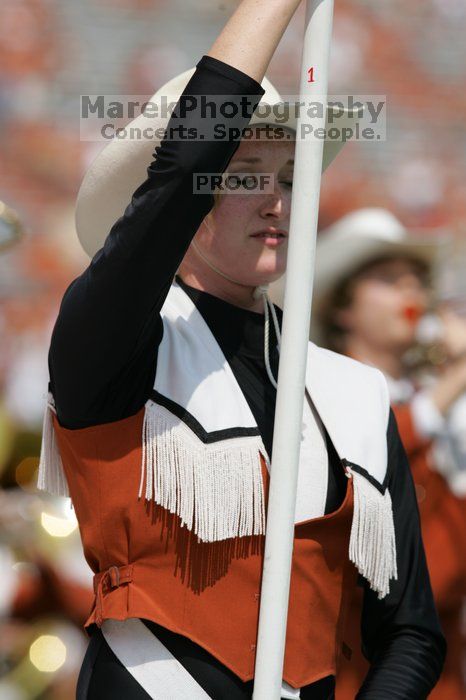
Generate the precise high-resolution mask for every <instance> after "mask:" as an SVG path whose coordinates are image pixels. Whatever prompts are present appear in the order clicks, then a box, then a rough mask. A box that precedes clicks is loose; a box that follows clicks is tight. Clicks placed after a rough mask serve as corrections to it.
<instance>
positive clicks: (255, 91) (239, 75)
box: [196, 55, 265, 95]
mask: <svg viewBox="0 0 466 700" xmlns="http://www.w3.org/2000/svg"><path fill="white" fill-rule="evenodd" d="M196 67H197V68H207V70H210V71H212V72H214V73H218V74H219V75H221V76H222V77H224V78H228V79H229V80H233V82H235V83H237V84H238V85H240V86H241V87H242V89H243V90H244V92H247V93H250V94H252V95H264V93H265V90H264V88H263V87H262V85H261V84H260V83H258V82H257V80H254V78H251V76H249V75H247V73H243V71H241V70H239V69H238V68H234V67H233V66H230V64H229V63H224V62H223V61H220V60H219V59H218V58H214V57H213V56H207V55H204V56H203V57H202V58H201V60H200V61H199V62H198V63H197V65H196Z"/></svg>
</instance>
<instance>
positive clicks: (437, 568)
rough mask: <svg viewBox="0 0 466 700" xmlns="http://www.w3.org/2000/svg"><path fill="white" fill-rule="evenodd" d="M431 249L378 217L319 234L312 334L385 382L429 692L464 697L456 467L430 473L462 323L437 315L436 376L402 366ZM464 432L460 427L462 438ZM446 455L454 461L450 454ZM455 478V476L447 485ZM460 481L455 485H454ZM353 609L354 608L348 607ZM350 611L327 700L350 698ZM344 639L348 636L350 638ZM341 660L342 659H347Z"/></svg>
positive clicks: (464, 332)
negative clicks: (411, 522)
mask: <svg viewBox="0 0 466 700" xmlns="http://www.w3.org/2000/svg"><path fill="white" fill-rule="evenodd" d="M438 251H439V246H438V243H436V242H435V241H434V240H433V239H431V240H429V241H428V242H426V241H425V240H423V241H421V240H420V239H418V238H415V237H409V236H408V234H407V232H406V230H405V229H404V227H403V226H402V225H401V223H400V222H399V221H398V220H397V219H396V218H395V217H394V216H393V215H392V214H390V213H389V212H388V211H385V210H383V209H362V210H359V211H356V212H353V213H351V214H348V215H346V216H345V217H343V218H342V219H340V220H339V221H338V222H337V223H336V224H334V225H333V226H331V227H330V228H329V229H327V230H326V231H324V232H322V233H321V235H320V237H319V240H318V244H317V264H316V279H315V290H314V313H313V330H312V331H311V334H312V335H313V336H314V337H315V338H317V336H318V342H319V343H320V344H321V345H323V346H324V347H328V348H330V349H331V350H334V351H337V352H340V353H343V354H346V355H348V356H350V357H353V358H354V359H357V360H359V361H361V362H363V363H366V364H369V365H373V366H376V367H378V368H379V369H380V370H382V372H383V373H384V374H385V376H386V379H387V382H388V386H389V391H390V398H391V402H392V406H393V409H394V412H395V415H396V418H397V421H398V426H399V430H400V435H401V438H402V441H403V443H404V447H405V449H406V451H407V454H408V457H409V460H410V465H411V469H412V473H413V478H414V481H415V484H416V492H417V498H418V505H419V509H420V513H421V523H422V532H423V539H424V545H425V550H426V555H427V561H428V565H429V572H430V576H431V581H432V587H433V591H434V595H435V597H436V603H437V606H438V610H439V614H440V618H441V623H442V626H443V630H444V633H445V635H446V637H447V642H448V654H447V661H446V665H445V668H444V672H443V674H442V676H441V678H440V681H439V683H438V685H437V686H436V688H435V689H434V690H433V692H432V694H431V696H430V697H431V698H433V699H435V700H446V699H447V698H448V700H456V699H458V700H460V698H462V699H464V697H465V693H466V688H465V686H464V683H463V678H462V668H461V666H462V660H461V657H462V655H463V647H464V640H462V635H461V611H462V606H463V599H464V594H465V589H466V568H465V559H466V557H465V555H466V528H465V499H464V492H463V496H462V495H461V489H460V488H455V489H454V491H455V493H453V492H452V488H451V484H452V483H456V484H458V483H462V479H463V477H464V473H465V472H462V473H461V472H460V471H459V469H460V468H461V466H462V465H461V464H454V463H452V464H450V465H449V466H450V468H449V473H450V476H451V479H449V480H448V481H447V480H446V479H444V477H443V476H442V475H441V474H440V473H439V469H438V468H437V467H438V464H437V463H436V461H435V456H436V452H435V448H438V447H439V446H441V445H442V444H445V443H446V442H447V440H446V438H447V437H448V427H449V418H450V416H451V414H452V410H453V411H454V410H455V407H456V406H458V404H459V403H460V402H461V401H464V395H465V392H466V320H464V319H462V318H461V317H459V316H458V315H456V314H455V313H454V312H453V311H452V310H451V309H450V310H449V309H446V308H443V309H441V308H440V307H438V308H437V309H436V314H437V315H438V316H439V317H440V319H441V322H442V328H443V338H442V348H441V350H442V354H443V356H444V358H445V361H444V362H443V364H442V365H441V368H440V369H439V368H435V371H432V372H430V373H429V378H428V381H427V379H426V376H424V378H423V377H422V376H418V375H417V374H416V373H415V372H413V371H412V369H411V368H410V367H409V365H408V364H407V357H408V354H407V353H408V351H409V350H411V349H412V348H413V347H415V346H416V343H417V332H418V327H419V322H420V320H421V319H422V318H423V317H425V314H426V312H427V310H428V309H429V308H430V307H431V305H432V302H433V300H432V290H431V284H432V276H433V272H434V269H435V260H436V256H437V253H438ZM465 432H466V422H465V423H464V425H463V426H462V433H463V435H464V433H465ZM450 457H451V459H452V461H454V457H453V453H452V452H450ZM455 475H456V478H455ZM463 482H464V479H463ZM358 602H359V601H358ZM356 610H357V606H354V607H353V612H352V615H353V617H352V619H350V621H349V624H348V634H347V643H348V647H349V648H350V649H352V654H351V652H350V651H348V654H347V659H346V661H344V662H343V664H342V674H341V677H340V678H339V682H338V684H337V686H338V687H337V699H338V700H346V699H347V698H348V699H349V698H354V696H355V692H356V691H357V688H358V687H359V679H360V678H361V677H364V673H365V669H366V662H365V660H364V658H363V657H362V655H361V653H360V651H359V649H360V642H359V639H358V638H357V633H358V624H357V618H356V615H358V613H357V612H356ZM351 637H352V638H351ZM348 657H351V660H350V659H349V658H348Z"/></svg>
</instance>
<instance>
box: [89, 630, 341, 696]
mask: <svg viewBox="0 0 466 700" xmlns="http://www.w3.org/2000/svg"><path fill="white" fill-rule="evenodd" d="M144 622H145V624H146V626H147V627H148V628H149V629H150V630H151V631H152V632H153V633H154V634H155V635H156V636H157V638H158V639H159V640H160V641H161V642H162V644H164V645H165V646H166V647H167V649H168V650H169V651H170V652H171V653H172V654H173V656H175V658H177V659H178V661H179V662H180V663H181V664H182V665H183V666H184V668H185V669H186V670H187V671H188V673H190V674H191V676H192V677H193V678H194V679H195V680H196V681H197V682H198V683H199V685H200V686H201V687H202V688H203V689H204V691H205V692H206V693H207V694H208V695H209V696H210V697H211V698H212V700H250V699H251V698H252V691H253V686H254V682H253V681H252V680H251V681H247V682H246V683H244V682H243V681H242V680H241V679H240V678H238V676H236V675H235V674H234V673H232V671H230V669H228V668H226V666H224V665H223V664H221V663H220V662H219V661H217V659H216V658H215V657H214V656H212V655H211V654H209V653H208V652H207V651H205V649H203V648H202V647H200V646H199V645H198V644H195V643H194V642H192V641H191V640H190V639H187V638H186V637H183V636H182V635H180V634H175V633H174V632H171V631H170V630H167V629H165V628H164V627H161V626H160V625H157V624H155V623H154V622H148V621H144ZM334 697H335V679H334V677H333V676H327V677H326V678H323V679H322V680H320V681H317V682H316V683H312V684H311V685H307V686H305V687H304V688H302V689H301V699H302V700H334ZM148 698H150V696H149V695H148V694H147V693H146V691H145V690H143V688H142V687H141V686H140V685H139V683H138V682H137V681H136V680H135V679H134V678H133V676H132V675H131V674H130V673H129V671H127V670H126V668H125V667H124V666H123V664H122V663H121V662H120V661H119V660H118V659H117V657H116V656H115V654H114V653H113V651H112V650H111V649H110V647H109V646H108V644H107V642H106V641H105V638H104V636H103V634H102V632H101V631H100V630H99V629H97V628H95V629H94V632H93V634H92V637H91V640H90V642H89V646H88V648H87V651H86V655H85V657H84V661H83V664H82V667H81V672H80V674H79V679H78V687H77V693H76V699H77V700H120V699H121V700H148Z"/></svg>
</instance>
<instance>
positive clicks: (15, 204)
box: [0, 0, 466, 700]
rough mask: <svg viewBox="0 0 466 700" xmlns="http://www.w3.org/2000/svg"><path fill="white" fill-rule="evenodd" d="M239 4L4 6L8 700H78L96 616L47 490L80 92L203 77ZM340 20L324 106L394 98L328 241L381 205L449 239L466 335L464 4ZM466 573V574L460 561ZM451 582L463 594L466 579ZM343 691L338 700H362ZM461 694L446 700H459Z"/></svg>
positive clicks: (68, 523)
mask: <svg viewBox="0 0 466 700" xmlns="http://www.w3.org/2000/svg"><path fill="white" fill-rule="evenodd" d="M235 4H236V3H235V2H233V1H232V0H60V1H59V0H6V1H5V0H4V2H3V3H2V17H1V21H0V140H1V149H0V201H3V202H5V203H6V205H8V206H9V207H11V208H12V209H14V210H15V211H16V212H17V214H18V217H19V219H20V221H21V225H22V227H23V229H24V232H23V235H22V237H21V238H20V240H19V241H17V242H16V243H15V244H14V245H11V246H10V247H8V248H3V249H0V331H1V339H2V340H1V346H0V479H1V491H0V563H1V568H2V574H3V575H2V583H3V587H2V594H1V599H0V613H1V615H2V617H1V619H0V626H1V627H0V697H1V698H2V700H29V699H32V698H41V699H44V700H55V699H56V700H64V699H67V698H72V697H74V695H73V693H74V685H75V681H76V674H77V671H78V669H79V666H80V663H81V659H82V655H83V653H84V649H85V645H86V639H85V637H84V634H83V633H82V631H81V629H80V626H81V624H82V622H83V620H84V619H85V617H87V612H88V610H89V607H90V605H91V601H92V594H91V589H90V585H91V574H90V572H89V571H88V570H87V566H86V563H85V561H84V559H83V557H82V554H81V550H80V542H79V535H78V532H77V525H76V520H75V518H74V515H73V511H72V509H71V508H70V505H69V503H68V502H61V501H59V499H52V498H48V497H46V496H45V495H44V494H40V493H39V492H37V490H36V488H35V481H36V471H37V466H38V461H39V450H40V439H41V429H42V418H43V409H44V399H45V394H46V389H47V384H46V383H47V349H48V344H49V339H50V334H51V331H52V327H53V323H54V320H55V317H56V314H57V311H58V305H59V303H60V300H61V297H62V295H63V292H64V291H65V289H66V287H67V286H68V285H69V283H70V282H71V280H72V279H74V277H76V276H77V275H78V274H79V273H80V272H81V271H82V270H83V268H84V267H85V266H87V264H88V259H87V257H86V256H85V254H84V253H83V252H82V250H81V249H80V246H79V244H78V243H77V239H76V237H75V234H74V223H73V214H74V200H75V196H76V193H77V189H78V187H79V184H80V180H81V177H82V175H83V172H84V170H85V168H86V166H87V164H88V163H89V161H90V160H91V159H92V157H93V156H94V155H95V153H96V152H97V151H98V150H99V149H100V148H101V147H102V145H103V144H102V143H95V142H92V141H84V140H81V139H80V129H79V95H80V94H89V95H92V94H106V95H126V94H128V95H148V96H149V95H151V94H152V93H153V92H155V89H156V88H158V87H159V86H160V85H161V84H163V83H164V82H165V81H166V80H167V79H169V78H170V77H172V76H173V75H175V74H177V73H179V72H180V71H182V70H186V69H188V68H190V67H191V66H192V65H194V64H195V63H196V62H197V60H198V59H199V58H200V56H201V55H202V54H203V53H205V51H206V47H207V46H208V45H209V42H210V41H211V40H213V39H214V37H215V35H216V33H217V32H218V30H219V29H220V27H221V26H222V25H223V24H224V22H225V21H226V18H227V16H228V15H229V14H230V12H231V9H232V7H233V6H234V5H235ZM335 5H336V8H335V22H334V40H333V47H332V61H331V77H330V92H331V93H332V94H334V95H339V94H350V93H351V94H357V95H382V96H387V106H388V113H387V139H386V141H384V142H378V143H361V142H358V143H353V144H350V145H349V146H347V148H346V149H345V150H344V152H343V154H342V155H341V156H340V157H339V159H338V161H337V162H336V163H335V164H334V165H333V166H332V167H331V168H330V169H329V171H328V173H326V175H325V178H324V180H323V188H322V197H321V210H320V221H319V224H320V228H322V229H323V228H326V227H327V226H329V225H330V224H332V223H333V222H334V221H336V220H337V219H339V218H340V217H341V216H343V215H344V214H346V213H347V212H350V211H352V210H354V209H358V208H361V207H384V208H386V209H388V210H389V211H391V212H393V213H394V214H395V215H396V216H397V217H398V218H399V219H400V220H401V221H402V222H403V223H404V225H405V226H407V227H408V228H409V229H413V230H416V231H422V232H424V235H431V236H435V235H439V234H440V233H441V232H442V233H444V232H448V235H449V236H451V239H452V248H451V253H450V257H449V258H448V260H447V264H446V265H445V266H444V268H443V272H442V274H441V275H439V277H438V279H437V280H436V285H437V295H438V298H439V299H441V300H443V301H446V302H447V303H452V304H454V307H455V310H456V313H458V314H459V315H460V316H464V322H465V323H466V276H465V275H464V272H463V270H464V266H465V264H466V235H465V234H466V178H465V176H464V175H465V170H466V126H465V125H466V93H465V91H464V82H465V79H466V43H465V42H464V33H465V30H466V4H465V2H464V0H403V2H402V1H401V0H377V2H372V1H369V0H338V1H337V2H336V3H335ZM302 26H303V13H302V12H299V13H298V14H297V16H296V17H295V19H294V20H293V22H292V24H291V25H290V27H289V29H288V31H287V33H286V35H285V37H284V39H283V42H282V44H281V46H280V48H279V50H278V52H277V54H276V56H275V57H274V59H273V62H272V64H271V69H270V71H269V76H270V78H271V79H272V80H273V82H274V83H275V84H276V85H277V87H278V89H279V90H280V91H281V93H282V95H291V94H295V93H296V91H297V88H298V75H299V65H300V59H301V56H300V47H301V44H302ZM0 216H1V211H0ZM465 433H466V425H465ZM430 468H432V469H434V468H435V466H432V465H431V467H430ZM463 468H464V469H466V465H463ZM442 479H444V483H443V486H442V488H443V489H444V493H445V494H446V495H445V498H451V497H453V498H455V499H457V500H458V503H459V504H460V505H461V507H463V513H464V498H465V494H464V493H463V494H461V493H459V492H457V493H453V490H452V489H451V488H450V487H449V482H448V479H447V478H446V477H445V478H444V477H442ZM420 492H421V490H420ZM452 494H453V495H452ZM430 496H431V494H430V493H429V492H427V494H424V496H422V495H421V497H420V498H421V500H422V498H425V499H429V497H430ZM432 497H433V496H432ZM458 560H459V561H460V562H462V563H461V566H462V567H464V566H466V564H465V563H464V562H465V560H466V551H462V552H460V553H459V557H458ZM440 566H441V562H440ZM458 566H460V565H458ZM457 576H458V578H460V577H461V576H463V581H464V576H465V573H464V571H461V572H459V573H457ZM463 594H464V590H463ZM446 595H447V596H448V595H450V592H447V593H446ZM455 610H456V611H457V612H456V613H455V615H456V619H455V620H454V622H453V628H454V629H455V633H454V634H455V639H454V643H453V646H454V649H455V656H454V660H453V661H452V663H454V664H455V673H456V674H457V677H460V678H461V677H462V678H463V681H462V682H463V688H462V691H460V692H461V694H463V697H466V684H464V676H465V674H466V663H465V645H464V636H465V630H464V625H463V626H462V622H461V619H460V617H461V605H460V606H459V607H458V606H457V607H456V608H455ZM458 611H459V612H458ZM465 617H466V616H465ZM449 629H450V628H449ZM350 663H351V662H350V661H349V660H348V659H345V664H346V666H345V668H344V669H343V673H346V674H348V673H349V674H350V675H351V672H352V671H351V669H350V670H348V664H350ZM342 688H343V686H342ZM457 688H458V686H457ZM339 692H340V698H339V700H347V698H349V697H350V695H347V694H346V695H345V693H344V691H343V690H341V691H339ZM434 692H435V691H434ZM455 692H456V693H457V694H455V695H451V696H450V695H447V694H443V695H442V696H440V695H436V696H435V697H437V698H440V697H441V700H456V699H457V698H460V697H461V694H458V692H457V690H456V691H455ZM337 697H338V695H337ZM432 697H434V695H433V696H432Z"/></svg>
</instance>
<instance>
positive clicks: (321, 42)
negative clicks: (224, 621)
mask: <svg viewBox="0 0 466 700" xmlns="http://www.w3.org/2000/svg"><path fill="white" fill-rule="evenodd" d="M332 24H333V0H308V2H307V6H306V22H305V35H304V48H303V56H302V66H301V85H300V94H301V96H302V98H303V99H304V100H306V99H307V100H309V99H315V100H322V102H323V105H324V107H325V105H326V102H327V91H328V65H329V56H330V44H331V35H332ZM303 116H304V114H303V113H301V114H300V117H299V121H298V125H297V134H296V152H295V166H294V179H293V195H292V203H291V221H290V236H289V240H288V261H287V274H286V283H285V297H284V308H283V327H282V341H281V348H280V365H279V372H278V389H277V403H276V411H275V424H274V439H273V447H272V466H271V476H270V487H269V500H268V509H267V529H266V538H265V559H264V569H263V577H262V590H261V600H260V613H259V632H258V642H257V652H256V665H255V680H254V693H253V700H279V698H280V691H281V684H282V673H283V661H284V652H285V636H286V623H287V615H288V598H289V588H290V572H291V557H292V551H293V538H294V516H295V506H296V489H297V481H298V464H299V453H300V445H301V431H302V413H303V400H304V384H305V373H306V363H307V348H308V338H309V326H310V318H311V301H312V287H313V281H314V259H315V244H316V235H317V221H318V210H319V197H320V181H321V168H322V156H323V145H324V144H323V140H322V139H317V138H309V137H308V138H302V132H301V122H302V119H301V117H303ZM325 118H326V110H325V108H324V109H323V110H322V117H321V118H315V119H313V122H312V126H313V127H314V129H317V128H320V127H322V128H325ZM303 121H304V120H303Z"/></svg>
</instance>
